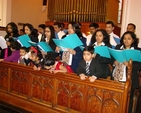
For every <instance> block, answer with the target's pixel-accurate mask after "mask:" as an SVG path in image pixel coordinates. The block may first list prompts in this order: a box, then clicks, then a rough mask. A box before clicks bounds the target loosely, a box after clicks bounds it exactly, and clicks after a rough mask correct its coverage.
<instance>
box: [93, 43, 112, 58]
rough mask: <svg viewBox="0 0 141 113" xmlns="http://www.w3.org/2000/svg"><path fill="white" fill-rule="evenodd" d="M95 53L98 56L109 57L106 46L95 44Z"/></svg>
mask: <svg viewBox="0 0 141 113" xmlns="http://www.w3.org/2000/svg"><path fill="white" fill-rule="evenodd" d="M94 49H95V51H94V52H95V53H98V54H99V55H100V56H102V57H106V58H111V56H110V53H109V49H108V47H107V46H96V47H95V48H94Z"/></svg>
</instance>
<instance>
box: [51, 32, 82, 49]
mask: <svg viewBox="0 0 141 113" xmlns="http://www.w3.org/2000/svg"><path fill="white" fill-rule="evenodd" d="M53 41H54V43H55V44H56V45H57V46H58V47H60V48H61V49H63V48H70V49H74V48H76V47H78V46H81V45H83V43H82V42H81V40H80V39H79V37H78V36H77V35H76V34H70V35H68V36H66V37H65V38H64V39H53Z"/></svg>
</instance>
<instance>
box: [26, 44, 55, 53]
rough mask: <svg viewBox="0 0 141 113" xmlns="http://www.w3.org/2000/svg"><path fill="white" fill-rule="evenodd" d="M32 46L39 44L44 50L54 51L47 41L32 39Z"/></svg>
mask: <svg viewBox="0 0 141 113" xmlns="http://www.w3.org/2000/svg"><path fill="white" fill-rule="evenodd" d="M28 42H29V43H30V44H31V46H38V47H39V48H40V49H41V50H42V51H44V52H49V51H53V50H52V48H51V47H50V46H49V45H48V44H47V43H46V42H38V43H35V42H32V41H28Z"/></svg>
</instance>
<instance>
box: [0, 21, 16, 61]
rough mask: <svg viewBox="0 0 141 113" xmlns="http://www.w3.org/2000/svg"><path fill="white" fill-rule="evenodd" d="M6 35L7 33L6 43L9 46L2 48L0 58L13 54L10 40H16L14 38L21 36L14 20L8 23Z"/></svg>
mask: <svg viewBox="0 0 141 113" xmlns="http://www.w3.org/2000/svg"><path fill="white" fill-rule="evenodd" d="M6 33H7V34H6V35H5V37H4V38H5V40H6V44H7V45H8V47H7V48H6V49H1V48H0V50H1V54H0V58H2V59H3V58H6V57H8V56H10V55H11V53H12V51H11V49H10V48H9V42H11V41H14V40H13V39H12V38H17V37H18V36H19V34H18V27H17V25H16V24H15V23H14V22H10V23H8V24H7V26H6Z"/></svg>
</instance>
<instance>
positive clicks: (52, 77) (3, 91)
mask: <svg viewBox="0 0 141 113" xmlns="http://www.w3.org/2000/svg"><path fill="white" fill-rule="evenodd" d="M131 69H132V65H131V62H130V65H129V66H128V72H127V78H128V79H127V81H126V82H125V83H122V82H115V81H112V80H107V79H99V80H96V81H95V82H94V83H90V81H89V80H85V81H81V80H80V78H79V77H78V76H77V75H76V74H64V73H57V74H52V73H50V72H49V71H47V70H41V71H34V70H33V69H32V67H28V66H23V65H19V64H16V63H11V62H0V101H3V102H6V103H10V104H12V105H14V106H17V107H20V108H23V109H25V110H28V111H31V112H34V113H63V112H64V113H67V112H72V113H127V108H128V103H129V96H130V93H129V91H130V85H131V84H130V83H131Z"/></svg>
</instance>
